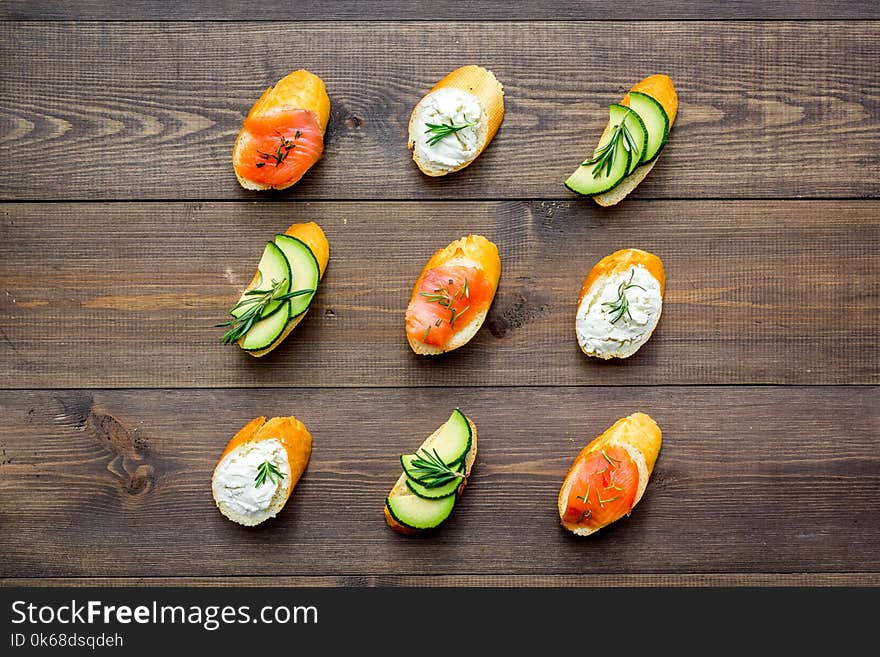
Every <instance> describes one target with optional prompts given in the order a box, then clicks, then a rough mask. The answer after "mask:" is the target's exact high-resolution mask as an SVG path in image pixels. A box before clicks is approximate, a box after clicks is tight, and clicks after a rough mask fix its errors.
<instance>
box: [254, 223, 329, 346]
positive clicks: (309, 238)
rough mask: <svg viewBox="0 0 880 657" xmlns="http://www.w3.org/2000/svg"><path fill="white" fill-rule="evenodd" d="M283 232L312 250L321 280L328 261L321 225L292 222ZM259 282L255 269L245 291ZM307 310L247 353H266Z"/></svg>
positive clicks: (325, 238) (298, 321)
mask: <svg viewBox="0 0 880 657" xmlns="http://www.w3.org/2000/svg"><path fill="white" fill-rule="evenodd" d="M284 234H285V235H290V236H291V237H295V238H297V239H298V240H300V241H301V242H304V243H305V245H306V246H308V247H309V248H310V249H311V250H312V254H313V255H314V256H315V260H317V261H318V269H320V271H321V280H323V279H324V271H325V270H326V269H327V263H328V262H329V261H330V243H329V242H328V241H327V236H326V235H325V234H324V231H323V230H321V227H320V226H319V225H318V224H316V223H315V222H314V221H310V222H308V223H305V224H292V225H291V226H290V227H289V228H288V229H287V230H286V231H284ZM259 282H260V272H259V271H257V273H255V274H254V277H253V279H252V280H251V282H250V283H249V284H248V286H247V288H245V291H247V290H252V289H254V288H255V287H256V286H257V284H258V283H259ZM308 312H309V311H308V310H306V312H304V313H302V314H300V315H299V316H297V317H295V318H293V319H292V320H290V321H289V322H288V323H287V326H286V327H285V328H284V332H283V333H282V334H281V335H279V336H278V337H277V338H276V339H275V342H273V343H272V344H270V345H269V346H268V347H266V348H265V349H261V350H259V351H248V352H247V353H249V354H250V355H251V356H256V357H257V358H259V357H260V356H265V355H266V354H268V353H269V352H270V351H272V350H273V349H274V348H275V347H277V346H278V345H279V344H281V343H282V342H283V341H284V338H286V337H287V336H288V335H290V332H291V331H292V330H293V329H295V328H296V327H297V326H298V325H299V323H300V322H301V321H302V320H303V318H305V316H306V315H307V314H308ZM242 339H244V338H242ZM238 343H239V346H241V340H239V341H238Z"/></svg>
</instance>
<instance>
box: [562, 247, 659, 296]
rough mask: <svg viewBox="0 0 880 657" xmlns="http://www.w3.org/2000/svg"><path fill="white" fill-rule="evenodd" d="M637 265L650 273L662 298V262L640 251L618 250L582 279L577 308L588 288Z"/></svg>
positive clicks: (603, 259) (650, 254) (588, 290)
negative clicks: (658, 286)
mask: <svg viewBox="0 0 880 657" xmlns="http://www.w3.org/2000/svg"><path fill="white" fill-rule="evenodd" d="M638 265H641V266H642V267H644V268H645V269H647V270H648V271H649V272H650V273H651V276H653V277H654V278H656V279H657V282H658V283H660V296H661V298H662V297H663V295H664V294H666V270H665V269H663V261H662V260H660V258H659V257H657V256H655V255H654V254H653V253H649V252H648V251H642V250H641V249H620V250H619V251H615V252H614V253H612V254H611V255H607V256H605V257H604V258H602V259H601V260H600V261H599V262H597V263H596V264H595V265H593V268H592V269H591V270H590V273H589V274H587V278H586V279H584V284H583V285H582V286H581V293H580V296H578V306H580V305H581V303H582V302H583V300H584V297H586V296H587V294H588V293H589V292H590V288H592V287H593V285H594V284H595V283H596V281H598V280H599V279H600V278H604V277H606V276H614V275H615V274H619V273H620V272H623V271H626V270H627V269H629V268H630V267H636V266H638Z"/></svg>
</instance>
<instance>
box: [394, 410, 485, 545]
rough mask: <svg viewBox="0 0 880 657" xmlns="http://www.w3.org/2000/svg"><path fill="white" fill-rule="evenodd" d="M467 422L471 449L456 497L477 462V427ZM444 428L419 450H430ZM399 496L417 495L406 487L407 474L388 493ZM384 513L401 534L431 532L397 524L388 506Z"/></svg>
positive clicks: (470, 421)
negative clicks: (469, 429) (469, 430)
mask: <svg viewBox="0 0 880 657" xmlns="http://www.w3.org/2000/svg"><path fill="white" fill-rule="evenodd" d="M467 421H468V425H469V426H470V428H471V448H470V449H469V450H468V453H467V454H466V455H465V457H464V479H462V480H461V484H460V485H459V487H458V490H457V491H456V493H455V494H456V495H461V494H462V492H463V491H464V487H465V486H466V485H467V482H468V477H470V475H471V469H472V468H473V467H474V461H476V460H477V425H476V424H474V423H473V420H471V419H470V418H467ZM444 426H446V425H445V424H443V425H441V426H440V427H438V429H437V430H436V431H435V432H434V433H432V434H431V435H430V436H428V438H427V439H426V440H425V442H423V443H422V445H421V447H419V450H423V449H425V450H430V449H431V446H432V445H433V444H434V441H435V440H436V439H437V436H439V435H440V432H441V431H442V430H443V427H444ZM417 451H418V450H417ZM397 495H415V493H413V492H412V491H410V490H409V487H408V486H407V485H406V473H403V474H402V475H400V477H399V478H398V479H397V483H395V484H394V487H393V488H392V489H391V492H390V493H388V497H395V496H397ZM383 513H384V514H385V522H386V523H388V526H389V527H391V529H393V530H394V531H396V532H398V533H400V534H406V535H408V536H413V535H415V534H421V533H423V532H425V531H430V530H421V529H414V528H412V527H407V526H406V525H403V524H401V523H399V522H397V520H395V518H394V516H392V515H391V511H389V510H388V505H387V504H386V505H385V507H384V508H383Z"/></svg>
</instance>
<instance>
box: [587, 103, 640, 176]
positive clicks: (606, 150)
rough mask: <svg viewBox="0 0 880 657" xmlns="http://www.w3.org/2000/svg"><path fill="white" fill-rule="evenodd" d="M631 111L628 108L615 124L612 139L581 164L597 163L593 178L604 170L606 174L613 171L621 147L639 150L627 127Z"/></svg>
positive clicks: (627, 149)
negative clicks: (627, 119) (627, 118)
mask: <svg viewBox="0 0 880 657" xmlns="http://www.w3.org/2000/svg"><path fill="white" fill-rule="evenodd" d="M630 112H632V110H631V109H630V110H627V111H626V114H624V115H623V116H622V117H621V118H620V123H618V124H617V125H616V126H614V129H613V131H612V132H611V139H609V140H608V142H607V143H606V144H605V145H604V146H602V147H601V148H597V149H596V150H595V151H594V152H593V157H591V158H590V159H589V160H587V161H586V162H584V163H583V164H582V165H581V166H584V167H585V166H589V165H591V164H595V165H596V166H595V167H593V178H598V177H599V176H601V175H602V172H603V171H604V172H605V175H609V174H610V173H611V169H612V167H613V166H614V160H615V158H617V156H618V154H619V153H620V149H623V150H625V151H627V152H629V153H635V152H637V151H638V145H637V144H636V140H635V139H634V138H633V136H632V133H631V132H630V131H629V128H627V127H626V117H627V116H629V113H630Z"/></svg>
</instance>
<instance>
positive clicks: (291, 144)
mask: <svg viewBox="0 0 880 657" xmlns="http://www.w3.org/2000/svg"><path fill="white" fill-rule="evenodd" d="M275 132H277V133H278V136H279V137H280V138H281V142H280V143H279V144H278V147H277V148H276V149H275V150H274V151H273V152H272V153H264V152H263V151H261V150H259V149H257V153H258V154H259V155H260V157H261V158H263V160H264V161H263V162H257V168H258V169H262V168H263V167H264V166H266V162H274V164H275V166H276V167H279V166H281V163H282V162H284V160H286V159H287V156H288V155H290V151H292V150H293V149H294V148H296V143H295V142H296V140H297V139H299V138H300V137H301V136H302V133H301V132H300V131H299V130H297V131H296V134H295V135H294V136H293V139H288V138H287V137H285V136H284V135H282V134H281V131H280V130H276V131H275Z"/></svg>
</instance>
